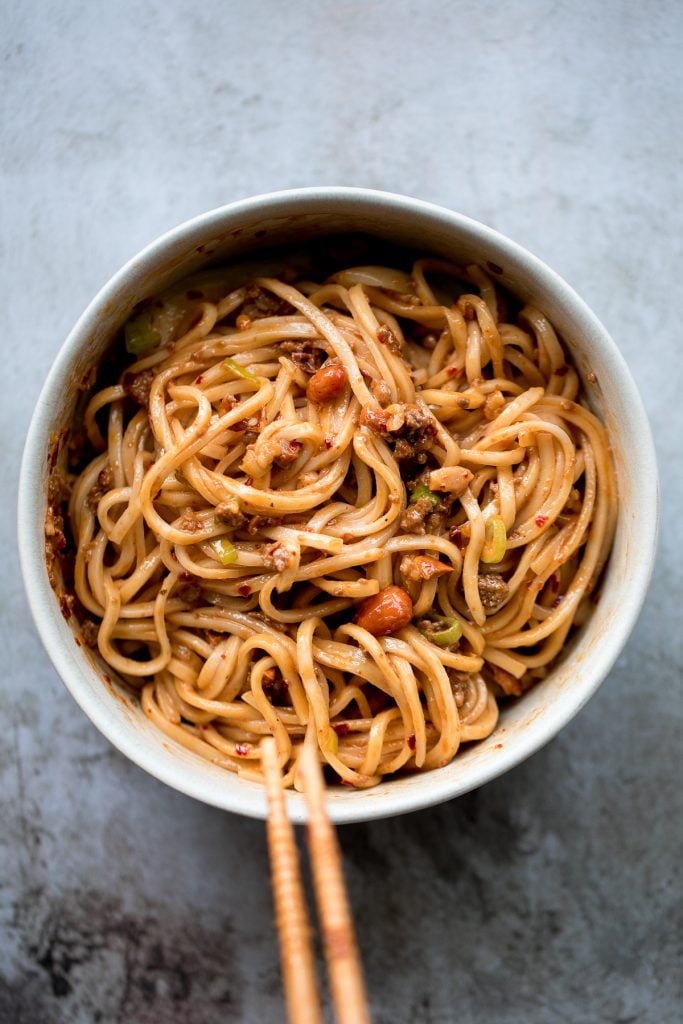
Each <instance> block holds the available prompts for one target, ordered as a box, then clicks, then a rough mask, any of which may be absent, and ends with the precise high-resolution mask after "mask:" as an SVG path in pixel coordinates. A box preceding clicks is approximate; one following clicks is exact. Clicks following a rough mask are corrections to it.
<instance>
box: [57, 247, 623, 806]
mask: <svg viewBox="0 0 683 1024" xmlns="http://www.w3.org/2000/svg"><path fill="white" fill-rule="evenodd" d="M434 282H440V283H439V284H438V285H437V284H435V283H434ZM448 287H450V288H451V289H452V292H453V293H454V294H455V295H457V296H458V297H457V299H456V300H455V301H453V297H452V295H451V297H450V298H446V297H445V295H446V292H447V289H448ZM227 292H228V289H227V287H226V286H225V285H224V283H223V281H222V279H221V274H220V271H216V272H213V276H212V277H210V280H209V281H208V284H206V283H205V284H204V285H202V284H201V282H200V284H199V285H197V287H196V288H194V287H192V282H191V281H188V282H185V283H183V285H182V286H177V287H176V288H175V289H173V290H170V291H169V292H167V293H164V294H163V295H162V296H160V297H159V299H158V300H157V301H156V302H155V304H153V305H152V306H149V305H146V306H145V305H143V306H142V307H141V308H140V309H139V310H138V311H137V312H136V314H135V315H134V316H133V318H132V319H131V320H130V321H129V323H128V324H127V325H126V329H125V337H126V346H127V348H128V350H129V352H131V353H133V361H132V362H131V363H130V365H128V366H127V367H126V368H125V370H124V371H123V372H122V373H121V375H120V377H119V379H118V381H117V382H116V383H115V384H112V383H111V381H107V382H105V386H104V387H102V388H100V389H99V390H96V391H94V393H92V394H91V395H90V397H89V402H88V405H87V408H86V409H85V412H84V415H83V427H84V431H85V434H86V435H87V452H86V459H85V462H84V463H83V464H82V467H81V472H80V475H79V476H78V478H77V479H76V480H75V483H74V484H73V488H72V491H71V497H70V503H69V521H70V529H71V532H72V535H73V538H74V547H75V561H74V589H75V594H76V597H77V600H78V601H79V602H80V605H81V606H82V607H81V619H82V622H83V632H84V636H85V637H86V639H87V640H88V641H89V642H91V643H92V644H93V645H94V644H95V643H96V646H97V648H98V649H99V653H100V655H101V657H102V658H103V659H104V661H105V662H106V663H107V664H108V665H109V666H111V668H112V669H113V670H115V671H116V672H117V673H118V674H119V675H120V676H121V677H122V679H124V680H125V681H126V682H127V683H128V684H129V685H130V686H131V687H133V688H134V689H135V690H136V691H137V692H138V693H139V696H140V701H141V705H142V708H143V709H144V712H145V714H146V715H147V716H148V717H149V718H150V719H151V721H153V722H154V724H155V725H156V726H157V727H158V728H159V729H161V730H162V731H163V732H164V733H166V735H167V736H169V737H171V738H172V739H174V740H176V741H177V742H179V743H181V744H182V745H183V746H185V747H186V748H187V749H189V750H191V751H193V752H194V753H196V754H199V755H200V756H201V757H204V758H206V759H208V760H209V761H212V762H214V763H215V764H218V765H220V766H222V767H224V768H226V769H229V770H231V771H236V772H238V773H239V774H240V775H241V776H243V777H244V778H247V779H253V780H261V779H262V777H263V776H262V771H261V751H260V746H259V744H260V741H261V739H262V738H263V737H264V736H268V735H272V736H273V737H274V739H275V743H276V746H277V754H278V759H279V763H280V766H281V768H282V771H283V773H284V782H285V785H288V786H297V758H298V756H299V754H300V753H301V751H302V750H303V746H304V744H310V745H313V746H314V747H316V748H317V749H318V751H319V757H320V758H321V760H323V761H324V762H326V764H327V765H328V766H329V768H330V769H331V771H332V772H333V773H334V776H335V777H336V778H338V779H339V780H341V781H342V782H343V783H346V784H348V785H351V786H355V787H368V786H372V785H375V784H377V783H378V782H380V780H381V779H382V778H383V777H384V776H386V775H392V774H393V773H396V772H400V771H405V770H428V769H432V768H438V767H440V766H443V765H446V764H448V763H449V762H450V761H451V760H452V759H453V758H454V757H455V755H456V753H457V751H458V749H459V747H460V745H461V744H462V743H464V742H470V741H474V740H479V739H482V738H484V737H486V736H488V735H490V733H491V732H492V731H493V730H494V729H495V727H496V723H497V719H498V706H499V702H500V700H501V699H503V698H507V697H518V696H520V695H521V694H522V693H523V692H524V691H525V690H526V689H528V687H530V686H531V685H533V683H534V682H536V681H537V680H539V679H541V678H543V677H544V676H545V675H546V674H547V672H548V670H549V668H550V667H551V666H552V664H553V662H554V661H555V659H556V658H557V657H558V655H559V654H560V653H561V650H562V647H563V644H564V642H565V640H566V638H567V636H568V635H569V633H570V630H571V629H572V626H573V625H575V624H576V623H577V622H579V621H583V619H584V618H585V616H586V614H587V612H588V610H589V607H590V595H591V593H592V592H593V590H594V589H595V586H596V584H597V581H598V579H599V577H600V573H601V571H602V569H603V566H604V564H605V561H606V559H607V557H608V555H609V550H610V545H611V540H612V535H613V531H614V522H615V510H616V489H615V483H614V477H613V470H612V465H611V459H610V452H609V446H608V441H607V437H606V434H605V430H604V427H603V426H602V424H601V423H600V422H599V421H598V420H597V419H596V417H595V416H594V415H593V414H592V413H591V412H590V411H589V410H588V408H587V407H586V405H585V404H584V403H583V401H582V398H581V395H580V393H579V389H580V381H579V377H578V374H577V373H576V370H575V369H574V368H573V367H572V366H571V365H570V364H569V363H568V362H567V358H566V355H565V351H564V349H563V346H562V343H561V342H560V340H559V339H558V337H557V335H556V333H555V331H554V330H553V327H552V325H551V324H550V323H549V322H548V320H547V318H546V317H545V316H544V315H543V314H542V313H541V312H540V311H539V310H538V309H536V308H535V307H532V306H526V307H524V308H523V309H521V310H520V311H519V312H518V313H517V314H516V315H511V314H510V313H509V310H510V308H511V300H510V298H509V297H508V296H505V295H503V294H502V293H500V292H498V291H497V289H496V288H495V287H494V285H493V283H492V282H491V280H490V279H489V278H488V277H487V275H486V274H485V273H484V272H483V271H482V270H481V269H479V268H478V267H474V266H472V267H468V268H467V269H465V270H462V269H459V268H456V267H453V266H451V265H449V264H446V263H443V262H441V261H437V260H432V259H422V260H419V261H417V262H416V263H415V264H414V266H413V268H412V273H411V274H410V275H408V274H406V273H404V272H402V271H400V270H394V269H391V268H388V267H374V266H368V267H354V268H351V269H347V270H342V271H340V272H338V273H336V274H334V275H332V277H330V278H328V279H327V280H326V281H324V282H322V283H317V282H314V281H311V280H308V279H299V280H298V281H297V282H296V283H292V275H291V274H289V275H283V276H282V277H280V278H275V277H263V278H256V279H255V280H253V281H252V282H250V283H249V284H247V285H244V286H243V287H240V288H237V289H233V290H232V291H230V292H229V293H228V294H226V293H227Z"/></svg>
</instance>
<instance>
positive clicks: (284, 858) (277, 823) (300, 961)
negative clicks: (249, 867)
mask: <svg viewBox="0 0 683 1024" xmlns="http://www.w3.org/2000/svg"><path fill="white" fill-rule="evenodd" d="M261 750H262V752H263V771H264V774H265V777H266V790H267V792H268V823H267V829H268V848H269V850H270V869H271V879H272V886H273V902H274V904H275V921H276V924H277V929H278V934H279V936H280V963H281V965H282V981H283V985H284V989H285V999H286V1002H287V1011H288V1017H289V1021H290V1024H322V1020H323V1017H322V1011H321V1008H320V999H319V998H318V987H317V984H316V978H315V961H314V959H313V950H312V948H311V925H310V921H309V917H308V910H307V909H306V901H305V899H304V890H303V886H302V884H301V874H300V872H299V854H298V852H297V848H296V840H295V838H294V828H293V826H292V823H291V821H290V820H289V818H288V816H287V811H286V808H285V794H284V790H283V788H282V776H281V774H280V765H279V763H278V759H277V747H276V745H275V740H273V739H270V738H269V739H265V740H263V742H262V744H261Z"/></svg>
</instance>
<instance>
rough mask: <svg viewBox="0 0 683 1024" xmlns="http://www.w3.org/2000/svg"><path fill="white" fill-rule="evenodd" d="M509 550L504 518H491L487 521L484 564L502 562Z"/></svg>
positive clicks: (483, 551)
mask: <svg viewBox="0 0 683 1024" xmlns="http://www.w3.org/2000/svg"><path fill="white" fill-rule="evenodd" d="M506 548H507V531H506V529H505V522H504V520H503V517H502V516H490V518H489V519H487V520H486V534H485V542H484V547H483V548H482V551H481V560H482V562H488V563H492V564H493V563H496V562H502V560H503V556H504V555H505V550H506Z"/></svg>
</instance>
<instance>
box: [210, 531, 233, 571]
mask: <svg viewBox="0 0 683 1024" xmlns="http://www.w3.org/2000/svg"><path fill="white" fill-rule="evenodd" d="M211 547H212V548H213V550H214V551H215V552H216V554H217V555H218V561H219V562H220V563H221V565H232V563H233V562H236V561H237V548H236V547H235V545H234V544H233V543H232V542H231V541H229V540H228V539H227V537H217V538H216V540H214V541H212V542H211Z"/></svg>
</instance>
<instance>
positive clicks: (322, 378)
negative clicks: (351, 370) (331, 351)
mask: <svg viewBox="0 0 683 1024" xmlns="http://www.w3.org/2000/svg"><path fill="white" fill-rule="evenodd" d="M345 387H346V370H345V369H344V367H343V366H339V365H338V364H337V363H331V364H330V365H329V366H321V367H320V369H319V370H318V371H317V372H316V373H314V374H313V376H312V377H311V379H310V380H309V382H308V387H307V388H306V396H307V398H308V400H309V402H315V403H316V404H322V403H324V402H331V401H332V399H334V398H337V397H338V396H339V395H341V393H342V391H343V390H344V388H345Z"/></svg>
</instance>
